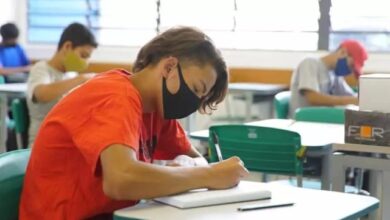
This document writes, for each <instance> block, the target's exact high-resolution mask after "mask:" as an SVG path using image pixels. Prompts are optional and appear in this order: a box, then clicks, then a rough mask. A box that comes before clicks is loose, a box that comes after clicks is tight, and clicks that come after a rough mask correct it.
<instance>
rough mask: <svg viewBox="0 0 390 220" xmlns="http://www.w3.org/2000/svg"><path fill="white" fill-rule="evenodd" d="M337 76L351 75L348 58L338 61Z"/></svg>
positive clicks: (335, 70) (335, 71)
mask: <svg viewBox="0 0 390 220" xmlns="http://www.w3.org/2000/svg"><path fill="white" fill-rule="evenodd" d="M334 73H335V74H336V76H346V75H348V74H350V73H351V69H350V68H349V66H348V62H347V57H344V58H340V59H338V60H337V64H336V68H335V69H334Z"/></svg>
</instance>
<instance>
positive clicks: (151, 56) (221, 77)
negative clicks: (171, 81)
mask: <svg viewBox="0 0 390 220" xmlns="http://www.w3.org/2000/svg"><path fill="white" fill-rule="evenodd" d="M169 56H173V57H176V58H177V59H178V60H179V61H180V63H181V65H182V66H183V64H184V65H186V64H195V65H198V66H200V67H203V66H205V65H208V64H209V65H211V66H212V67H213V68H214V69H215V71H216V73H217V80H216V82H215V84H214V86H213V87H212V88H211V90H210V92H209V93H208V94H207V95H206V96H205V97H203V98H202V102H201V105H200V108H199V110H200V111H201V112H204V113H207V112H209V111H208V109H209V110H211V111H212V110H215V109H216V107H217V104H218V103H220V102H222V101H223V99H224V98H225V96H226V92H227V85H228V70H227V67H226V63H225V61H224V59H223V58H222V55H221V53H220V51H219V50H218V49H217V48H216V47H215V46H214V44H213V42H212V40H211V39H210V37H208V36H207V35H206V34H204V33H203V32H202V31H200V30H197V29H195V28H192V27H176V28H171V29H169V30H167V31H165V32H163V33H161V34H160V35H158V36H156V37H155V38H153V39H152V40H151V41H150V42H148V43H147V44H146V45H145V46H143V47H142V48H141V50H140V51H139V53H138V55H137V59H136V61H135V63H134V65H133V72H134V73H137V72H139V71H141V70H142V69H144V68H146V67H147V66H149V65H152V66H153V65H155V64H157V63H158V62H159V61H160V60H161V59H162V58H165V57H169Z"/></svg>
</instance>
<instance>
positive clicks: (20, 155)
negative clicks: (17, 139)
mask: <svg viewBox="0 0 390 220" xmlns="http://www.w3.org/2000/svg"><path fill="white" fill-rule="evenodd" d="M30 153H31V150H30V149H23V150H15V151H10V152H6V153H2V154H0V198H1V199H0V216H1V218H0V219H7V220H14V219H15V220H16V219H18V212H19V201H20V195H21V191H22V187H23V180H24V175H25V173H26V167H27V163H28V160H29V158H30Z"/></svg>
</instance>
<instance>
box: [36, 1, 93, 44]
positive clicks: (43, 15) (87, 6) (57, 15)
mask: <svg viewBox="0 0 390 220" xmlns="http://www.w3.org/2000/svg"><path fill="white" fill-rule="evenodd" d="M97 3H98V1H97V0H29V4H28V40H29V42H33V43H57V42H58V41H59V39H60V36H61V33H62V31H63V29H64V28H65V27H66V26H67V25H68V24H70V23H72V22H79V23H82V24H84V25H87V26H89V27H91V28H94V29H93V30H94V31H96V29H95V27H96V26H97V24H96V23H97V13H98V4H97Z"/></svg>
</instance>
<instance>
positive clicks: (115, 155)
mask: <svg viewBox="0 0 390 220" xmlns="http://www.w3.org/2000/svg"><path fill="white" fill-rule="evenodd" d="M133 72H134V75H132V74H130V73H127V72H125V71H123V70H111V71H108V72H106V73H102V74H99V75H98V76H96V77H95V78H93V79H91V80H90V81H88V82H87V83H85V84H84V85H82V86H80V87H79V88H77V89H75V90H74V91H72V92H71V93H70V94H69V95H67V96H66V97H64V98H63V99H62V100H61V101H60V102H59V103H58V104H57V105H56V106H55V107H54V108H53V109H52V110H51V112H50V113H49V114H48V115H47V117H46V119H45V120H44V122H43V123H42V126H41V128H40V130H39V132H38V136H37V139H36V141H35V143H34V147H33V149H32V154H31V159H30V162H29V164H28V167H27V172H26V176H25V182H24V187H23V192H22V198H21V204H20V219H40V220H41V219H85V218H99V217H102V216H103V215H104V214H107V213H109V215H108V217H110V214H111V213H112V212H113V211H114V210H116V209H119V208H123V207H126V206H130V205H134V204H136V203H137V201H138V200H140V199H148V198H154V197H159V196H165V195H170V194H175V193H180V192H184V191H187V190H190V189H196V188H203V187H205V188H212V189H224V188H229V187H232V186H235V185H236V184H237V183H238V182H239V181H240V178H241V177H242V176H245V175H247V173H248V171H247V170H246V169H245V167H244V166H243V164H242V162H241V160H240V159H239V158H237V157H233V158H230V159H227V160H224V161H222V162H220V163H216V164H211V165H206V164H205V163H201V164H202V166H194V167H180V166H175V167H167V166H159V165H154V164H151V162H152V161H153V160H172V159H174V158H175V157H176V156H178V155H187V156H189V157H188V158H194V159H193V160H194V163H195V164H196V163H198V164H199V161H204V159H203V158H202V157H201V155H200V154H199V152H197V151H196V150H195V148H193V147H192V146H191V145H190V143H189V141H188V139H187V137H186V135H185V133H184V131H183V129H182V128H181V126H180V125H179V123H178V122H177V121H176V119H178V118H183V117H186V116H188V115H189V114H191V113H193V112H195V111H196V110H198V109H199V110H200V111H202V112H207V111H208V110H209V109H210V110H213V109H215V106H216V104H218V103H219V102H221V101H222V100H223V99H224V97H225V94H226V89H227V83H228V73H227V68H226V65H225V62H224V60H223V58H222V57H221V55H220V53H219V51H218V50H217V49H216V48H215V47H214V45H213V43H212V42H211V40H210V38H209V37H208V36H206V35H205V34H204V33H202V32H200V31H198V30H195V29H192V28H187V27H182V28H175V29H171V30H168V31H166V32H164V33H162V34H161V35H159V36H157V37H155V38H154V39H152V40H151V41H150V42H149V43H148V44H146V45H145V46H144V47H143V48H142V49H141V51H140V52H139V54H138V56H137V60H136V61H135V64H134V68H133ZM191 160H192V159H191ZM204 162H205V161H204Z"/></svg>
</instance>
